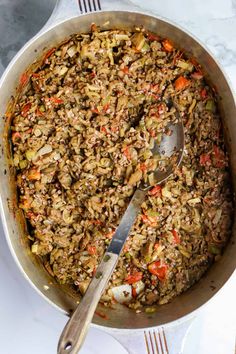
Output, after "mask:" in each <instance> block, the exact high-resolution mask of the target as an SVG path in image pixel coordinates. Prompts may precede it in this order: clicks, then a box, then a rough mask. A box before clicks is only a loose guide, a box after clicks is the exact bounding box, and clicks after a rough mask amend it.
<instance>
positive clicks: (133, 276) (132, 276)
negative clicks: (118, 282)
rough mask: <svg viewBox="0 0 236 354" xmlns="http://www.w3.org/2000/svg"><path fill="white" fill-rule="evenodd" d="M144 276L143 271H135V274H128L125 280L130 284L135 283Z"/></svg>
mask: <svg viewBox="0 0 236 354" xmlns="http://www.w3.org/2000/svg"><path fill="white" fill-rule="evenodd" d="M142 277H143V273H142V272H136V273H133V274H129V275H128V276H127V278H126V279H125V281H126V282H127V283H128V284H134V283H137V281H139V280H141V279H142Z"/></svg>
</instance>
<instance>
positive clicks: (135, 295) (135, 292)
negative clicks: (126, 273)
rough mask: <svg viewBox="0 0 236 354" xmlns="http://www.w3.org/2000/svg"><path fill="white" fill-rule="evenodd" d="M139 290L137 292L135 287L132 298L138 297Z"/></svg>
mask: <svg viewBox="0 0 236 354" xmlns="http://www.w3.org/2000/svg"><path fill="white" fill-rule="evenodd" d="M137 295H138V294H137V290H136V288H134V287H132V296H133V297H137Z"/></svg>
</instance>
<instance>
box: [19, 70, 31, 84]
mask: <svg viewBox="0 0 236 354" xmlns="http://www.w3.org/2000/svg"><path fill="white" fill-rule="evenodd" d="M28 80H29V75H28V73H27V72H25V73H23V74H22V75H21V77H20V84H21V85H23V86H25V85H26V84H27V82H28Z"/></svg>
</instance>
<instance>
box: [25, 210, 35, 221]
mask: <svg viewBox="0 0 236 354" xmlns="http://www.w3.org/2000/svg"><path fill="white" fill-rule="evenodd" d="M27 217H28V218H29V219H31V220H34V219H36V218H37V215H36V214H35V213H33V212H32V211H28V213H27Z"/></svg>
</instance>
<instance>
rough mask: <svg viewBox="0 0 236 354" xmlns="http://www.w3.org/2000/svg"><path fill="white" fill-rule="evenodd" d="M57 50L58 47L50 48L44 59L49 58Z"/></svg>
mask: <svg viewBox="0 0 236 354" xmlns="http://www.w3.org/2000/svg"><path fill="white" fill-rule="evenodd" d="M55 50H56V48H51V49H49V51H48V52H47V53H46V54H45V56H44V59H43V61H45V60H46V59H48V58H49V57H50V56H51V55H52V54H53V53H54V52H55Z"/></svg>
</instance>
